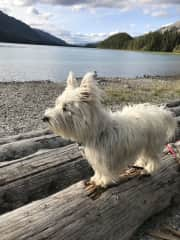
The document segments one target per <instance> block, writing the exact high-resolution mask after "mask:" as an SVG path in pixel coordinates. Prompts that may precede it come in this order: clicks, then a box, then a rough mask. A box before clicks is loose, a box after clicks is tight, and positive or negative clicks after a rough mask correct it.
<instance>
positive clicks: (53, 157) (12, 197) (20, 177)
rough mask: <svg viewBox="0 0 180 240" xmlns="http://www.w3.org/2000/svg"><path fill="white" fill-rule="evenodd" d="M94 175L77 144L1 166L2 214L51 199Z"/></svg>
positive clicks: (0, 201)
mask: <svg viewBox="0 0 180 240" xmlns="http://www.w3.org/2000/svg"><path fill="white" fill-rule="evenodd" d="M90 174H92V170H91V168H90V166H89V165H88V163H87V161H86V160H84V159H83V158H82V156H81V153H80V152H79V149H78V146H77V144H71V145H68V146H66V147H63V148H59V149H53V150H49V151H46V152H42V153H41V152H40V153H36V154H34V155H31V156H28V157H25V158H22V159H18V160H16V161H10V162H4V163H1V165H0V213H1V214H2V213H5V212H7V211H9V210H12V209H15V208H18V207H20V206H22V205H24V204H27V203H29V202H31V201H33V200H37V199H39V198H43V197H47V196H48V195H50V194H52V193H54V192H57V191H60V190H62V189H64V188H65V187H67V186H69V185H71V184H73V183H75V182H78V181H80V180H81V179H84V178H86V177H89V176H90ZM0 239H1V238H0Z"/></svg>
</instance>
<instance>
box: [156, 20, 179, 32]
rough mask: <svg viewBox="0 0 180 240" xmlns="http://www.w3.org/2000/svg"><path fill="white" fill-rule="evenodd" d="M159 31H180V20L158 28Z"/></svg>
mask: <svg viewBox="0 0 180 240" xmlns="http://www.w3.org/2000/svg"><path fill="white" fill-rule="evenodd" d="M159 31H160V32H162V33H164V32H165V31H177V32H180V21H178V22H175V23H173V24H170V25H168V26H164V27H162V28H160V29H159Z"/></svg>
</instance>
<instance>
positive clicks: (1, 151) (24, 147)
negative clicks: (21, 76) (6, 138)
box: [0, 134, 71, 162]
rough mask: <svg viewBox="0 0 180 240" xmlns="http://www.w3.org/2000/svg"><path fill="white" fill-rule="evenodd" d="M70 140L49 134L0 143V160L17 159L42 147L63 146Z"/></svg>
mask: <svg viewBox="0 0 180 240" xmlns="http://www.w3.org/2000/svg"><path fill="white" fill-rule="evenodd" d="M70 143H71V141H69V140H65V139H62V138H61V137H58V136H55V135H54V134H49V135H45V136H38V137H33V138H28V139H23V140H20V141H14V142H10V143H6V144H3V145H0V162H2V161H10V160H14V159H18V158H21V157H24V156H27V155H30V154H33V153H35V152H37V151H38V150H40V149H41V150H42V149H51V148H57V147H63V146H65V145H67V144H70Z"/></svg>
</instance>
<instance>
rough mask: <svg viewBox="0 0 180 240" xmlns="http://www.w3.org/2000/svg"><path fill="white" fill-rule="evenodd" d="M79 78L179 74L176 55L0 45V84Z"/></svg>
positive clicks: (178, 59) (179, 61) (179, 59)
mask: <svg viewBox="0 0 180 240" xmlns="http://www.w3.org/2000/svg"><path fill="white" fill-rule="evenodd" d="M70 70H71V71H73V72H75V74H76V75H77V76H81V75H83V74H84V73H86V72H87V71H94V70H96V71H97V73H98V75H99V76H109V77H116V76H121V77H136V76H143V75H144V74H147V75H180V55H173V54H158V53H157V54H155V53H147V52H132V51H117V50H101V49H86V48H70V47H54V46H38V45H22V44H3V43H0V81H29V80H52V81H62V80H64V79H65V78H66V76H67V74H68V72H69V71H70Z"/></svg>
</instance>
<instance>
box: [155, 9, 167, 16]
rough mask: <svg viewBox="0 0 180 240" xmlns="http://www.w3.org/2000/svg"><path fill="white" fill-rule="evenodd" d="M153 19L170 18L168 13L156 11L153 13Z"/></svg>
mask: <svg viewBox="0 0 180 240" xmlns="http://www.w3.org/2000/svg"><path fill="white" fill-rule="evenodd" d="M151 16H152V17H166V16H168V13H167V12H166V11H162V10H160V11H155V12H152V14H151Z"/></svg>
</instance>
